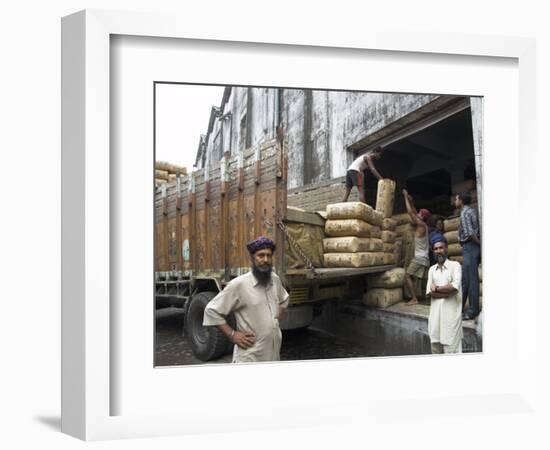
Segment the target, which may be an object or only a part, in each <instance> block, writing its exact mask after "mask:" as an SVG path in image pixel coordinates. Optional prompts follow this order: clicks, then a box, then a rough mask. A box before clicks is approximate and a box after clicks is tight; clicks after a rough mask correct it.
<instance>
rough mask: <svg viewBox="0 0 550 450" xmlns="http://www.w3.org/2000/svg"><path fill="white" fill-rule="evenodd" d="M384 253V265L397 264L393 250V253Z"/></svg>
mask: <svg viewBox="0 0 550 450" xmlns="http://www.w3.org/2000/svg"><path fill="white" fill-rule="evenodd" d="M383 255H384V265H393V264H395V255H394V254H393V252H391V253H387V252H384V253H383Z"/></svg>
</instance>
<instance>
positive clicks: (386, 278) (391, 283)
mask: <svg viewBox="0 0 550 450" xmlns="http://www.w3.org/2000/svg"><path fill="white" fill-rule="evenodd" d="M404 283H405V269H403V268H402V267H396V268H395V269H390V270H386V271H385V272H382V273H377V274H374V275H368V276H367V286H368V287H369V289H370V288H398V287H403V284H404Z"/></svg>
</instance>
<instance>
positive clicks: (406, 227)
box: [395, 222, 413, 236]
mask: <svg viewBox="0 0 550 450" xmlns="http://www.w3.org/2000/svg"><path fill="white" fill-rule="evenodd" d="M409 231H413V226H412V225H411V223H410V222H409V223H403V224H401V225H397V226H396V227H395V233H396V234H398V235H399V236H403V235H404V234H405V233H408V232H409Z"/></svg>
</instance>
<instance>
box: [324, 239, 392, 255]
mask: <svg viewBox="0 0 550 450" xmlns="http://www.w3.org/2000/svg"><path fill="white" fill-rule="evenodd" d="M323 248H324V251H325V253H359V252H361V253H364V252H381V251H382V250H383V243H382V240H381V239H372V238H359V237H355V236H348V237H335V238H326V239H323Z"/></svg>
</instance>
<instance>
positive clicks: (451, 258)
mask: <svg viewBox="0 0 550 450" xmlns="http://www.w3.org/2000/svg"><path fill="white" fill-rule="evenodd" d="M449 259H450V260H451V261H458V262H459V263H460V264H464V256H449Z"/></svg>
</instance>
